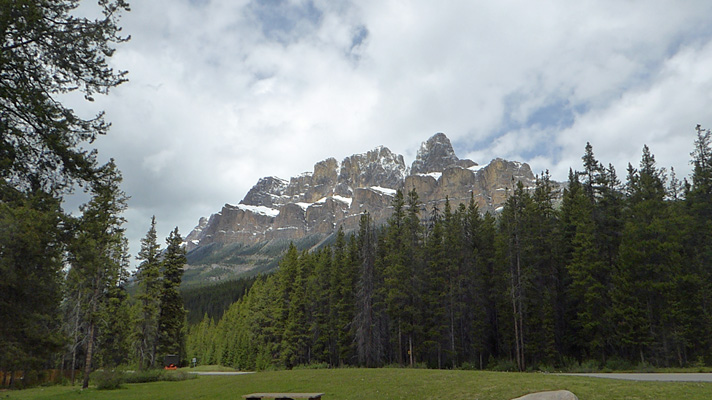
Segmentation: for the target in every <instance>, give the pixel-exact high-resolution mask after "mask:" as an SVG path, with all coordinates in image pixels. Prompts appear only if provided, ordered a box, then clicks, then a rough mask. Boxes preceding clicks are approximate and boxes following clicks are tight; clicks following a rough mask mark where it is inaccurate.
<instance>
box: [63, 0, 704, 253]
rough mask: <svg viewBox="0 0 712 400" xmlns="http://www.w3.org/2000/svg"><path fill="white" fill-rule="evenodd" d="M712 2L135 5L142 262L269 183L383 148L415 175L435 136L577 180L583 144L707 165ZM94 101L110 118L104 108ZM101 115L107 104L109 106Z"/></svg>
mask: <svg viewBox="0 0 712 400" xmlns="http://www.w3.org/2000/svg"><path fill="white" fill-rule="evenodd" d="M710 15H712V2H710V1H709V0H700V1H694V0H689V1H686V0H680V1H668V0H664V1H663V0H645V1H633V0H630V1H629V0H615V1H607V0H592V1H585V0H582V1H569V0H551V1H545V0H543V1H508V0H500V1H475V0H469V1H455V0H453V1H441V2H435V1H426V0H424V1H399V0H394V1H387V0H373V1H371V0H360V1H349V0H283V1H280V0H262V1H257V0H252V1H247V0H151V1H133V2H132V11H131V12H130V13H127V14H126V15H125V16H124V17H123V18H122V20H121V24H122V26H123V27H124V32H125V33H126V34H130V35H131V36H132V39H131V41H130V42H128V43H126V44H123V45H121V46H119V48H118V50H117V52H116V54H115V56H114V57H113V59H112V64H113V65H114V66H115V67H116V68H117V69H123V70H128V71H129V79H130V82H128V83H126V84H124V85H122V86H120V87H119V88H117V89H115V90H113V91H112V92H111V94H110V95H109V96H107V97H105V98H101V99H97V101H96V102H95V103H91V104H77V105H76V108H77V110H78V111H79V112H86V113H87V115H91V114H92V113H93V112H94V111H96V110H97V109H103V110H105V111H106V114H107V118H108V120H110V121H111V122H112V123H113V128H112V131H111V133H110V135H108V136H106V137H102V138H100V139H99V140H98V142H97V146H98V148H99V152H100V154H101V156H102V157H103V158H104V159H107V158H109V157H113V158H115V159H116V162H117V164H118V166H119V168H120V169H121V170H122V172H123V174H124V190H125V191H126V192H127V193H128V194H129V195H130V196H131V201H130V203H129V205H130V208H129V210H128V211H127V213H126V218H127V219H128V225H127V229H128V231H127V234H128V236H129V239H130V241H131V252H132V253H133V254H135V253H136V252H137V251H138V246H139V239H140V238H141V237H143V236H144V235H145V232H146V230H147V229H148V227H149V222H150V218H151V215H156V218H157V220H158V230H159V235H160V236H161V237H165V236H167V235H168V233H169V231H170V230H171V229H172V228H173V227H175V226H178V227H179V229H180V231H181V233H182V234H183V235H184V236H185V235H187V234H188V233H189V232H190V230H191V229H192V228H193V227H194V226H195V225H196V223H197V221H198V218H199V217H201V216H208V215H210V214H211V213H214V212H217V211H219V210H220V208H221V207H222V205H223V204H225V203H232V204H236V203H238V202H239V201H240V200H241V199H242V198H243V197H244V195H245V194H246V193H247V191H248V190H249V189H250V187H251V186H252V185H254V184H255V183H256V182H257V179H258V178H260V177H263V176H270V175H274V176H279V177H282V178H289V177H291V176H294V175H297V174H299V173H301V172H304V171H309V170H311V169H312V167H313V165H314V163H315V162H317V161H319V160H323V159H325V158H328V157H335V158H337V159H339V160H341V159H343V158H344V157H346V156H348V155H350V154H354V153H362V152H365V151H368V150H370V149H372V148H374V147H376V146H378V145H384V146H386V147H388V148H390V149H391V150H393V151H394V152H397V153H400V154H403V155H404V157H405V159H406V163H407V164H410V163H411V162H412V161H413V159H414V157H415V153H416V151H417V149H418V147H419V146H420V144H421V142H423V141H424V140H426V139H427V138H428V137H430V136H431V135H433V134H434V133H436V132H444V133H446V134H447V135H448V137H449V138H450V139H451V140H452V142H453V145H454V147H455V151H456V153H457V155H458V156H459V157H460V158H470V159H472V160H474V161H475V162H477V163H479V164H486V163H488V162H489V161H490V160H491V159H493V158H495V157H502V158H506V159H510V160H517V161H524V162H528V163H529V164H530V165H531V167H532V170H534V171H535V172H540V171H543V170H545V169H549V170H550V171H551V173H552V175H553V177H554V178H555V179H557V180H562V181H563V180H565V179H566V176H567V172H568V170H569V168H570V167H573V168H574V169H577V168H578V169H580V168H581V155H582V154H583V150H584V146H585V145H586V142H587V141H588V142H591V144H592V145H593V148H594V153H595V154H596V156H597V158H598V159H599V160H600V161H602V162H603V163H605V164H608V163H611V164H613V165H614V166H615V167H616V169H617V170H618V172H619V176H621V177H624V176H625V168H626V166H627V164H628V162H631V163H633V164H634V165H637V164H638V161H639V160H640V154H641V149H642V147H643V145H644V144H647V145H648V146H649V147H650V148H651V151H652V152H653V153H654V154H655V156H656V160H657V161H658V164H659V165H660V166H664V167H671V166H672V167H674V168H675V169H676V171H677V172H678V176H686V175H687V174H688V173H689V171H690V166H689V159H690V156H689V153H690V151H691V150H692V144H693V141H694V138H695V132H694V127H695V125H696V124H702V125H703V126H704V127H712V24H711V23H710V22H709V17H710ZM92 107H94V108H92ZM95 108H96V109H95Z"/></svg>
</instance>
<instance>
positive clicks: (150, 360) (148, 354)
mask: <svg viewBox="0 0 712 400" xmlns="http://www.w3.org/2000/svg"><path fill="white" fill-rule="evenodd" d="M160 254H161V248H160V246H159V245H158V241H157V235H156V217H155V216H154V217H151V227H150V228H149V230H148V232H147V233H146V237H145V238H143V239H141V250H140V251H139V253H138V257H136V258H137V259H139V260H141V264H139V266H138V270H137V271H136V281H137V283H138V294H137V295H136V300H137V301H138V304H139V307H140V309H139V311H138V318H137V320H136V321H135V331H134V332H135V333H134V340H135V343H134V344H135V351H136V353H137V356H138V367H139V369H143V368H145V367H148V368H151V367H155V366H156V346H157V339H158V316H159V315H160V294H161V261H160V259H159V256H160Z"/></svg>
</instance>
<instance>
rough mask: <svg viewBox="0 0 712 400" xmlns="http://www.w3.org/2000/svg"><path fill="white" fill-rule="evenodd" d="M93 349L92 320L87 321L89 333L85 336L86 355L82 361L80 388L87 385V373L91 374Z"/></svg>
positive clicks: (84, 387)
mask: <svg viewBox="0 0 712 400" xmlns="http://www.w3.org/2000/svg"><path fill="white" fill-rule="evenodd" d="M93 350H94V322H91V323H89V334H88V337H87V357H86V361H85V362H84V380H83V382H82V389H86V388H88V387H89V374H91V358H92V352H93Z"/></svg>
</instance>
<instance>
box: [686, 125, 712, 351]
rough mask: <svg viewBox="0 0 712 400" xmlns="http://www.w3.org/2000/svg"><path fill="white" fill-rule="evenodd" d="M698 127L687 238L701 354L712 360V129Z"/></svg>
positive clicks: (689, 188) (688, 188)
mask: <svg viewBox="0 0 712 400" xmlns="http://www.w3.org/2000/svg"><path fill="white" fill-rule="evenodd" d="M695 130H696V133H697V138H696V139H695V142H694V150H693V151H692V153H691V154H690V155H691V156H692V160H691V161H690V162H691V164H692V165H693V170H692V177H691V181H692V182H690V183H688V184H687V185H686V188H685V207H686V214H687V217H688V218H689V222H690V223H689V224H688V225H687V226H688V229H687V231H686V232H685V237H686V240H685V242H686V244H687V245H686V250H687V251H686V252H687V254H689V260H688V262H689V264H690V267H691V269H692V272H691V275H692V278H691V279H693V280H694V282H690V283H689V285H690V286H693V287H698V290H695V292H697V293H699V298H698V304H699V305H700V307H701V312H700V313H699V315H698V317H697V318H696V321H695V324H694V325H693V329H694V330H695V331H696V335H695V336H696V337H697V338H700V339H701V341H702V343H701V344H700V346H698V347H699V351H698V355H700V356H703V357H706V360H707V361H708V362H712V359H711V358H710V356H709V354H711V352H712V339H710V338H712V268H710V265H712V132H711V131H710V130H709V129H703V128H702V127H701V126H700V125H697V127H696V128H695ZM688 299H689V297H688Z"/></svg>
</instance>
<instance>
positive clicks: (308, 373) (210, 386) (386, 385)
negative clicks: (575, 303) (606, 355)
mask: <svg viewBox="0 0 712 400" xmlns="http://www.w3.org/2000/svg"><path fill="white" fill-rule="evenodd" d="M555 389H568V390H570V391H572V392H574V393H575V394H576V395H577V396H578V397H579V399H581V400H595V399H600V400H604V399H605V400H611V399H627V400H636V399H641V400H642V399H686V400H708V399H712V384H711V383H669V382H628V381H617V380H608V379H595V378H583V377H568V376H556V375H551V374H542V373H507V372H475V371H442V370H424V369H332V370H295V371H279V372H260V373H256V374H249V375H240V376H201V377H199V378H198V379H192V380H187V381H181V382H154V383H142V384H131V385H125V388H124V389H118V390H113V391H98V390H95V389H89V390H86V391H84V392H82V391H80V390H78V389H77V388H72V387H66V386H64V387H63V386H55V387H46V388H36V389H29V390H22V391H5V392H0V399H3V400H4V399H98V400H102V399H107V400H108V399H155V400H161V399H163V400H178V399H186V400H188V399H190V400H194V399H195V400H197V399H242V395H243V394H247V393H252V392H324V393H325V396H324V397H323V399H324V400H337V399H353V400H360V399H364V400H365V399H455V400H465V399H467V400H473V399H481V400H485V399H492V400H495V399H497V400H501V399H511V398H514V397H517V396H521V395H523V394H526V393H530V392H536V391H542V390H555Z"/></svg>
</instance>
